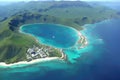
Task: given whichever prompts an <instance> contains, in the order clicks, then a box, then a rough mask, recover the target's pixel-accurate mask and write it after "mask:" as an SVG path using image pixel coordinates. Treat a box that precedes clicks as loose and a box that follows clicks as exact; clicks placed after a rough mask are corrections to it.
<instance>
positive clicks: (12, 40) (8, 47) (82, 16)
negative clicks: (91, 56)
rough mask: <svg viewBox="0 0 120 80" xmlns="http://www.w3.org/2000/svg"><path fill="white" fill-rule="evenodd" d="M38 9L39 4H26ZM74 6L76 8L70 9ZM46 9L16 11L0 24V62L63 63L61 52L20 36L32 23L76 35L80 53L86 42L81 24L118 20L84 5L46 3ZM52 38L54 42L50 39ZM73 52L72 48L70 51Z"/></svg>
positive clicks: (104, 10)
mask: <svg viewBox="0 0 120 80" xmlns="http://www.w3.org/2000/svg"><path fill="white" fill-rule="evenodd" d="M30 3H33V4H34V5H39V3H41V2H37V3H38V4H36V2H29V3H26V4H25V5H26V6H29V4H30ZM73 3H74V4H75V5H73ZM41 4H43V5H46V6H45V7H44V8H43V6H42V7H41V6H39V7H38V6H34V7H33V9H30V8H25V9H23V7H22V10H21V9H17V10H16V13H13V14H12V12H11V15H9V16H7V17H8V18H5V19H3V20H1V21H0V51H1V52H0V62H3V63H6V64H11V63H17V62H21V61H27V62H31V61H34V60H38V59H44V58H46V59H48V58H52V57H55V59H56V57H57V59H58V58H59V59H62V60H66V59H67V55H66V54H65V53H64V51H63V50H62V49H59V48H55V47H52V46H49V45H43V44H40V43H39V42H38V41H37V40H36V39H35V38H34V37H33V36H29V35H26V34H23V33H21V32H19V29H20V26H22V25H25V24H34V23H51V24H62V25H66V26H69V27H71V28H74V29H75V30H76V31H78V34H79V37H80V39H79V40H78V41H77V42H76V44H77V45H79V49H81V48H84V47H85V46H87V45H88V41H87V38H86V37H85V36H84V35H82V34H81V33H80V31H81V30H83V29H84V28H83V27H82V26H83V25H84V24H92V23H96V22H100V21H103V20H106V19H111V18H116V17H120V15H118V14H117V12H116V11H114V10H112V9H109V8H107V7H103V6H99V5H98V6H97V5H93V6H92V5H89V4H88V3H86V2H82V1H75V2H69V1H66V2H64V3H63V2H62V1H61V2H59V3H58V2H46V3H41ZM86 11H87V12H90V13H86ZM53 38H55V37H54V36H53ZM73 48H74V47H73Z"/></svg>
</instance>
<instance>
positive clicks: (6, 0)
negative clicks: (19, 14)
mask: <svg viewBox="0 0 120 80" xmlns="http://www.w3.org/2000/svg"><path fill="white" fill-rule="evenodd" d="M19 1H25V2H28V1H46V0H0V2H19ZM48 1H50V0H48ZM51 1H53V0H51ZM55 1H112V2H113V1H114V2H115V1H119V0H55Z"/></svg>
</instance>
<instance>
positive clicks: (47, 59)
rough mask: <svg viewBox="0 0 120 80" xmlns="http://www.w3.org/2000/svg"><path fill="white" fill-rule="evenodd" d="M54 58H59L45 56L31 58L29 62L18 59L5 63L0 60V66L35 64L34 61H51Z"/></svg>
mask: <svg viewBox="0 0 120 80" xmlns="http://www.w3.org/2000/svg"><path fill="white" fill-rule="evenodd" d="M56 59H60V58H59V57H47V58H41V59H36V60H32V61H30V62H27V61H20V62H17V63H12V64H6V63H4V62H0V66H2V67H11V66H17V65H23V64H25V65H29V64H35V63H39V62H44V61H51V60H56Z"/></svg>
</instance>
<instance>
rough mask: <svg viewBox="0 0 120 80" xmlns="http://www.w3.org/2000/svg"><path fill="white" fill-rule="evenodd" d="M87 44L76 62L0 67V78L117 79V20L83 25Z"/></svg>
mask: <svg viewBox="0 0 120 80" xmlns="http://www.w3.org/2000/svg"><path fill="white" fill-rule="evenodd" d="M84 28H85V29H84V30H83V31H80V32H81V33H82V34H83V35H85V36H86V37H87V39H88V42H89V44H88V46H87V47H85V48H83V49H81V50H73V51H71V53H72V52H73V54H72V55H76V56H78V55H79V57H77V58H76V57H75V58H73V59H74V60H75V62H73V63H71V62H64V61H59V60H53V61H47V62H41V63H36V64H33V65H27V66H23V67H21V66H20V67H19V66H18V67H14V66H13V67H2V68H0V80H120V19H112V20H105V21H102V22H99V23H95V24H86V25H84Z"/></svg>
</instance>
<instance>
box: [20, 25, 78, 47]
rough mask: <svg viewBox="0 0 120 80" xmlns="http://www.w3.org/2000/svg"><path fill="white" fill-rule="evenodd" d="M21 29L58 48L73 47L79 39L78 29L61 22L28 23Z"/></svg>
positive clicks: (41, 41)
mask: <svg viewBox="0 0 120 80" xmlns="http://www.w3.org/2000/svg"><path fill="white" fill-rule="evenodd" d="M21 31H22V32H24V33H28V34H30V35H33V36H35V37H36V38H37V39H38V41H39V42H40V43H42V44H45V45H49V46H53V47H57V48H69V47H72V46H74V45H75V43H76V42H77V41H78V40H79V35H78V32H77V30H75V29H73V28H70V27H67V26H64V25H59V24H27V25H23V26H22V28H21Z"/></svg>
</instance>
